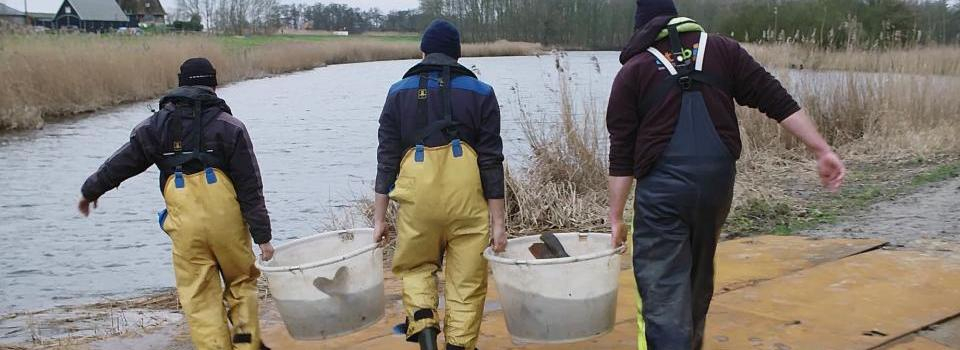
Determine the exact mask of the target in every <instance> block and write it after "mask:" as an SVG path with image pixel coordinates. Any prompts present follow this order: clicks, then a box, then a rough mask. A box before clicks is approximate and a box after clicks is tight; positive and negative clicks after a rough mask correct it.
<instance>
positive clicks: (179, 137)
mask: <svg viewBox="0 0 960 350" xmlns="http://www.w3.org/2000/svg"><path fill="white" fill-rule="evenodd" d="M202 104H203V102H202V101H200V100H194V101H192V106H191V107H192V109H193V118H194V119H193V120H194V125H193V128H194V133H195V136H196V145H195V146H194V148H193V150H192V151H189V152H185V151H184V150H183V136H184V131H183V117H182V116H181V115H180V113H172V117H173V119H172V120H171V121H170V123H171V128H172V129H173V130H172V131H173V152H171V153H165V154H163V157H162V158H161V159H160V161H158V162H157V165H158V166H160V167H161V168H164V169H175V170H176V171H182V168H183V165H184V164H186V163H188V162H190V161H193V160H196V161H199V162H200V163H201V164H202V165H203V167H204V168H208V167H211V166H219V163H220V161H219V159H217V158H216V157H214V156H213V155H212V154H210V153H209V152H207V151H206V150H204V147H203V115H202V111H203V108H202V107H203V106H202Z"/></svg>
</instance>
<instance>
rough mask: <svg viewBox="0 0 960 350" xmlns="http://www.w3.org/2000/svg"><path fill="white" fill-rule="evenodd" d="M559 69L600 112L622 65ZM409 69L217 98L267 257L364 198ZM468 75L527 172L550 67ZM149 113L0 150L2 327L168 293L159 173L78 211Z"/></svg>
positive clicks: (348, 68)
mask: <svg viewBox="0 0 960 350" xmlns="http://www.w3.org/2000/svg"><path fill="white" fill-rule="evenodd" d="M567 62H568V64H569V66H570V73H571V81H572V82H573V85H574V87H575V89H576V94H577V96H578V101H576V102H578V103H580V102H585V101H587V100H588V99H589V98H590V96H593V97H594V98H595V100H596V101H604V102H605V101H606V99H607V96H608V95H609V89H610V82H611V81H612V79H613V76H614V75H615V74H616V71H617V69H619V67H620V65H619V63H618V61H617V53H614V52H578V53H570V54H569V57H568V58H567ZM414 63H415V61H389V62H373V63H360V64H346V65H337V66H330V67H325V68H320V69H315V70H311V71H306V72H301V73H295V74H290V75H284V76H278V77H273V78H267V79H259V80H253V81H246V82H241V83H237V84H232V85H229V86H226V87H224V88H222V89H221V90H220V91H219V94H220V96H221V97H223V98H224V99H225V100H227V102H228V103H229V104H230V106H231V107H232V109H233V111H234V114H235V115H236V116H237V117H238V118H240V119H241V120H243V121H244V122H245V123H246V125H247V128H248V129H249V131H250V133H251V134H252V137H253V141H254V144H255V147H256V151H257V155H258V157H259V160H260V167H261V169H262V172H263V177H264V179H263V180H264V191H265V195H266V198H267V206H268V208H269V210H270V214H271V217H272V219H273V227H274V236H275V238H276V240H275V243H282V242H283V241H284V240H288V239H292V238H295V237H302V236H305V235H309V234H311V233H313V232H316V231H317V230H318V229H319V228H321V227H324V226H325V225H324V224H325V222H326V220H327V218H328V217H329V215H330V213H331V212H334V211H335V210H336V209H335V208H338V207H342V206H345V205H348V203H349V200H350V199H351V198H354V197H355V196H356V194H360V193H364V194H366V193H369V192H371V191H372V180H373V178H374V175H375V171H376V152H375V148H376V146H377V140H376V134H377V130H376V129H377V118H378V117H379V113H380V109H381V107H382V105H383V101H384V99H385V97H386V93H387V90H388V88H389V87H390V85H391V84H392V83H393V82H395V81H396V80H398V79H399V78H400V77H401V76H402V74H403V73H404V72H405V71H406V69H407V68H409V67H410V66H411V65H413V64H414ZM463 63H464V65H465V66H467V67H468V68H473V69H475V70H476V71H477V72H478V73H479V76H480V78H481V80H483V81H485V82H487V83H489V84H491V85H493V87H494V88H495V89H496V91H497V95H498V98H499V99H500V104H501V106H502V108H503V112H502V114H503V134H504V139H505V142H506V153H507V158H508V161H509V162H511V163H514V164H516V163H520V162H522V161H523V159H524V154H525V153H526V146H525V145H524V140H523V139H522V137H523V135H522V133H521V131H520V125H519V119H520V111H521V109H522V110H524V111H526V112H527V113H529V114H532V115H533V116H538V115H546V116H549V115H551V114H553V113H555V112H556V110H557V108H558V104H557V95H556V79H557V72H556V68H555V62H554V58H553V57H552V56H550V55H544V56H541V57H500V58H468V59H464V60H463ZM581 96H582V97H583V98H579V97H581ZM156 103H157V102H156V101H155V100H154V101H148V102H142V103H135V104H131V105H126V106H122V107H118V108H115V109H110V110H107V111H104V112H101V113H96V114H95V115H92V116H88V117H85V118H80V119H76V120H72V121H65V122H58V123H54V124H51V125H48V126H47V127H46V128H45V129H43V130H39V131H30V132H21V133H14V134H6V135H2V136H0V186H2V188H3V191H2V193H3V196H0V239H2V241H3V242H4V245H3V249H2V251H3V254H0V277H2V278H0V315H3V314H7V313H10V312H14V311H20V310H33V309H40V308H46V307H51V306H56V305H69V304H80V303H88V302H95V301H102V300H104V299H111V298H124V297H129V296H135V295H139V294H143V293H146V292H150V291H155V290H157V289H161V288H167V287H170V286H172V285H173V270H172V267H171V263H170V241H169V239H168V238H167V236H166V235H164V234H163V233H162V232H161V231H160V229H159V228H158V227H157V222H156V212H157V211H158V210H159V209H161V208H162V207H163V200H162V198H161V197H160V192H159V189H158V186H157V176H158V172H157V170H156V169H154V168H151V169H150V170H149V171H148V172H146V173H145V174H143V175H141V176H138V177H135V178H133V179H130V180H128V181H127V182H124V183H123V184H122V185H121V186H120V188H119V189H118V190H115V191H112V192H109V193H108V194H106V195H105V196H104V197H103V198H102V199H101V200H100V207H99V208H98V209H96V211H95V213H94V214H93V215H92V216H91V217H90V218H82V217H80V216H79V215H78V214H77V212H76V209H75V204H76V200H77V198H78V197H79V193H80V192H79V191H80V185H81V184H82V183H83V181H84V180H85V179H86V177H87V176H88V175H90V173H91V172H93V171H94V170H95V169H96V168H97V167H98V166H99V165H100V163H101V162H102V161H103V160H104V159H105V158H106V157H108V156H109V155H110V154H111V153H112V152H113V151H114V150H115V149H116V148H117V147H119V146H120V145H121V144H123V143H124V142H125V141H126V140H127V139H128V137H129V133H130V130H131V129H132V128H133V127H134V126H135V125H137V124H138V123H139V122H140V121H141V120H143V119H144V118H146V117H148V116H149V115H150V114H151V112H150V109H151V108H156V107H155V105H156ZM521 106H522V108H521ZM0 338H2V335H0Z"/></svg>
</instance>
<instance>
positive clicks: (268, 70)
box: [0, 34, 543, 131]
mask: <svg viewBox="0 0 960 350" xmlns="http://www.w3.org/2000/svg"><path fill="white" fill-rule="evenodd" d="M542 50H543V49H542V48H541V46H540V45H539V44H534V43H521V42H509V41H504V40H501V41H496V42H490V43H475V44H465V45H464V47H463V54H464V56H467V57H474V56H522V55H533V54H538V53H540V52H541V51H542ZM198 56H203V57H207V58H209V59H210V60H211V61H213V63H214V65H215V66H216V67H217V71H218V78H219V80H220V84H221V85H225V84H228V83H231V82H237V81H241V80H246V79H255V78H262V77H266V76H271V75H276V74H283V73H291V72H296V71H302V70H307V69H313V68H317V67H322V66H325V65H330V64H342V63H358V62H369V61H381V60H397V59H413V58H418V57H420V50H419V47H418V42H417V38H416V37H415V36H414V37H412V40H411V37H410V36H409V35H362V36H360V37H358V38H349V39H335V38H332V37H331V36H321V35H278V36H268V37H230V36H208V35H148V36H142V37H124V36H115V35H88V34H73V35H0V76H2V77H3V82H2V83H0V131H3V130H11V129H35V128H42V127H43V125H44V124H45V123H46V122H49V121H52V120H57V119H58V118H62V117H68V116H72V115H77V114H82V113H87V112H93V111H96V110H99V109H102V108H106V107H112V106H117V105H120V104H123V103H129V102H135V101H141V100H146V99H150V98H155V97H157V96H160V95H162V94H163V93H164V92H166V91H168V90H169V89H171V88H173V87H175V86H176V83H177V81H176V76H177V70H178V67H179V66H180V63H182V62H183V60H184V59H187V58H190V57H198Z"/></svg>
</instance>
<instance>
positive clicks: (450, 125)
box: [440, 66, 460, 140]
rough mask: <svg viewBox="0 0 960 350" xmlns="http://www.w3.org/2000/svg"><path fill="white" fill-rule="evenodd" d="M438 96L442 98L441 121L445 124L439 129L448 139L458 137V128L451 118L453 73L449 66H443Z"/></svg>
mask: <svg viewBox="0 0 960 350" xmlns="http://www.w3.org/2000/svg"><path fill="white" fill-rule="evenodd" d="M440 83H441V85H440V94H441V95H440V96H441V98H443V121H444V122H445V124H446V126H445V127H443V128H442V129H440V130H441V131H443V133H444V135H446V136H447V138H449V139H450V140H456V139H459V138H460V130H459V129H457V123H456V122H455V121H454V120H453V75H452V74H450V66H444V67H443V80H442V81H441V82H440Z"/></svg>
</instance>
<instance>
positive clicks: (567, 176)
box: [329, 47, 960, 238]
mask: <svg viewBox="0 0 960 350" xmlns="http://www.w3.org/2000/svg"><path fill="white" fill-rule="evenodd" d="M752 49H756V47H754V48H752ZM793 50H798V49H797V48H795V47H784V48H778V47H763V48H761V51H763V52H761V54H760V55H758V57H759V58H760V61H761V63H764V64H766V63H767V61H766V60H769V57H772V56H771V55H773V56H776V55H779V54H783V53H788V52H791V51H793ZM917 50H918V52H924V51H925V50H944V51H945V52H949V53H950V54H954V55H957V54H960V48H957V47H944V48H931V49H923V48H921V49H917ZM563 55H564V54H563V52H560V53H558V54H556V56H555V59H556V61H557V62H556V67H557V70H558V78H557V80H556V82H555V83H556V84H557V88H558V97H559V101H560V102H559V103H560V104H561V106H560V107H561V108H560V113H559V114H557V115H534V114H530V113H528V112H527V111H525V110H524V108H523V106H522V105H521V106H520V107H521V111H522V123H521V125H522V128H523V132H524V134H525V136H526V140H527V142H528V143H529V146H530V150H531V151H530V156H529V158H528V161H527V162H526V163H525V164H521V165H520V166H517V164H508V169H507V181H506V186H507V197H506V199H507V230H508V232H509V233H510V234H511V235H512V236H522V235H527V234H539V233H543V232H573V231H582V232H589V231H592V232H607V231H608V230H609V229H608V228H607V225H608V223H607V222H606V218H607V215H606V213H607V212H606V211H607V196H606V186H607V144H606V137H607V131H606V129H605V126H604V113H605V110H606V101H598V100H597V99H595V98H591V97H590V96H574V94H573V92H572V91H571V88H570V87H569V84H570V83H569V79H570V75H569V74H568V73H567V71H568V70H567V68H566V65H565V62H564V58H563ZM808 55H809V56H810V57H818V59H819V60H820V61H817V62H822V63H818V64H815V65H813V66H815V67H817V66H819V67H829V69H831V70H829V71H820V72H801V71H798V70H797V69H790V67H789V66H788V65H787V64H786V63H785V62H789V61H786V60H781V61H780V62H775V63H773V64H770V65H769V66H770V67H771V71H772V72H774V73H775V74H777V75H778V76H779V77H780V78H781V81H782V82H783V83H784V85H785V86H786V87H787V89H788V90H789V91H790V92H791V93H792V94H793V95H794V96H795V97H796V98H797V99H798V100H799V101H800V103H801V105H802V106H803V107H804V108H805V109H806V110H807V111H808V113H809V114H810V115H811V116H812V117H813V119H814V120H815V122H816V123H817V125H818V127H819V129H820V131H821V132H822V133H823V134H824V137H826V138H827V140H828V142H830V144H831V145H833V146H834V147H835V148H836V149H837V151H838V153H839V154H840V155H841V157H842V158H843V159H844V160H845V161H846V162H847V164H848V166H849V169H848V170H849V174H848V177H847V181H846V184H845V187H844V188H843V189H842V190H841V191H840V192H838V193H828V192H826V191H824V190H822V189H821V188H820V187H819V180H818V178H817V175H816V173H815V169H816V166H815V161H814V159H813V158H812V156H811V155H810V154H809V153H808V152H807V151H806V150H805V148H804V147H803V145H802V144H801V143H800V142H799V140H797V139H796V138H794V137H792V136H790V135H787V134H785V133H784V132H783V131H782V130H781V129H780V128H779V125H777V123H775V122H774V121H772V120H770V119H769V118H767V117H766V116H764V115H763V114H761V113H760V112H758V111H756V110H753V109H748V108H744V107H738V109H737V114H738V116H739V121H740V128H741V133H742V136H743V137H742V139H743V153H742V155H741V158H740V160H739V162H738V175H737V182H736V191H735V200H734V205H733V210H732V212H731V214H730V217H729V220H728V223H727V225H726V227H725V229H724V236H725V237H727V238H734V237H742V236H752V235H759V234H785V235H790V234H795V233H798V232H800V231H802V230H805V229H811V228H814V227H816V226H818V225H821V224H830V223H835V222H837V221H838V220H839V219H840V218H842V217H844V216H847V215H851V214H854V213H856V212H858V211H861V210H864V209H867V208H868V207H869V206H870V205H871V204H874V203H876V202H879V201H881V200H884V199H891V198H894V197H896V196H897V195H900V194H905V193H909V192H910V191H913V190H916V189H917V188H919V187H920V186H923V185H927V184H931V183H936V182H940V181H944V180H948V179H951V178H955V177H957V176H960V171H958V169H960V156H957V154H958V152H960V141H958V140H957V139H956V136H955V135H957V134H958V133H960V124H958V123H956V118H957V116H958V115H960V100H958V99H953V98H944V96H943V92H945V91H960V75H957V74H956V73H957V71H956V70H955V69H956V68H955V67H954V66H955V65H956V62H947V63H945V64H944V65H927V66H917V65H916V62H915V61H914V60H907V59H895V58H896V57H908V56H909V55H906V54H899V53H894V54H893V55H891V56H890V57H885V56H876V57H875V56H870V55H860V54H854V55H847V56H844V55H845V53H843V52H836V53H826V52H814V53H808ZM791 57H796V56H791ZM878 57H879V58H878ZM951 67H953V68H951ZM843 68H845V69H843ZM918 68H919V69H921V70H918ZM951 69H954V70H951ZM940 71H947V72H951V73H949V74H944V75H937V74H936V72H940ZM371 205H372V201H371V199H370V198H369V197H366V196H360V197H359V198H358V199H357V201H356V206H355V208H353V209H350V210H348V211H349V212H348V213H342V215H340V219H336V220H334V222H333V225H331V226H329V228H331V229H336V228H341V227H340V226H343V227H347V226H356V225H357V224H358V223H359V224H369V223H370V222H372V221H370V220H371V215H372V210H371ZM344 218H347V219H344ZM358 218H359V219H360V220H357V219H358ZM364 220H365V221H366V222H364Z"/></svg>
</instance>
